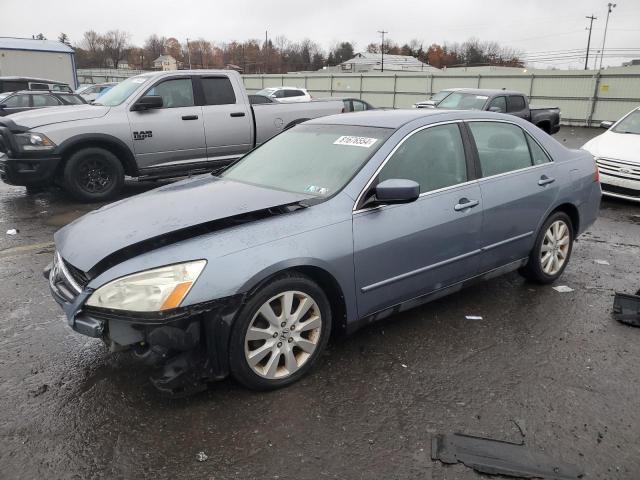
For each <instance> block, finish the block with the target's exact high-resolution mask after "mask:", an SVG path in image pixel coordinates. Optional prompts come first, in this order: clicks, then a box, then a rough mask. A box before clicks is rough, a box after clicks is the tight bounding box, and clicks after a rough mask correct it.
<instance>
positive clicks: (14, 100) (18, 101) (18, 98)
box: [1, 95, 29, 108]
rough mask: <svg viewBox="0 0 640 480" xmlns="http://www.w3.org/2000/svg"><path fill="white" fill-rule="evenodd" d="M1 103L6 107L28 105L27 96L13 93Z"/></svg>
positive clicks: (24, 106)
mask: <svg viewBox="0 0 640 480" xmlns="http://www.w3.org/2000/svg"><path fill="white" fill-rule="evenodd" d="M1 103H3V104H4V105H6V106H7V107H8V108H27V107H28V106H29V96H28V95H14V96H13V97H9V98H7V99H6V100H3V101H2V102H1Z"/></svg>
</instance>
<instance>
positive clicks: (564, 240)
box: [540, 220, 571, 276]
mask: <svg viewBox="0 0 640 480" xmlns="http://www.w3.org/2000/svg"><path fill="white" fill-rule="evenodd" d="M570 243H571V231H570V230H569V226H568V225H567V224H566V223H565V222H564V221H562V220H556V221H555V222H553V223H552V224H551V225H550V226H549V228H548V230H547V232H546V233H545V235H544V239H543V241H542V245H541V247H540V266H541V267H542V271H543V272H544V273H546V274H547V275H550V276H553V275H556V274H557V273H558V272H559V271H560V270H561V269H562V267H563V266H564V264H565V262H566V261H567V255H568V254H569V247H570Z"/></svg>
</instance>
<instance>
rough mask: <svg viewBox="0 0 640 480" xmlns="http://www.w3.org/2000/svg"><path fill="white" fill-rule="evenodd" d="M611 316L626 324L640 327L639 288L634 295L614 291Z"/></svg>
mask: <svg viewBox="0 0 640 480" xmlns="http://www.w3.org/2000/svg"><path fill="white" fill-rule="evenodd" d="M613 318H615V319H616V320H618V321H619V322H622V323H626V324H627V325H633V326H634V327H640V290H638V291H637V292H636V294H635V295H629V294H627V293H618V292H616V296H615V298H614V299H613Z"/></svg>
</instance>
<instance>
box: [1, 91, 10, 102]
mask: <svg viewBox="0 0 640 480" xmlns="http://www.w3.org/2000/svg"><path fill="white" fill-rule="evenodd" d="M9 95H11V92H7V93H0V100H4V99H5V98H7V97H8V96H9Z"/></svg>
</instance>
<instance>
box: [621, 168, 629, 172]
mask: <svg viewBox="0 0 640 480" xmlns="http://www.w3.org/2000/svg"><path fill="white" fill-rule="evenodd" d="M620 173H631V170H630V169H628V168H621V169H620Z"/></svg>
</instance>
